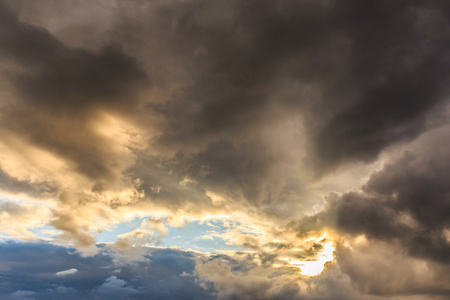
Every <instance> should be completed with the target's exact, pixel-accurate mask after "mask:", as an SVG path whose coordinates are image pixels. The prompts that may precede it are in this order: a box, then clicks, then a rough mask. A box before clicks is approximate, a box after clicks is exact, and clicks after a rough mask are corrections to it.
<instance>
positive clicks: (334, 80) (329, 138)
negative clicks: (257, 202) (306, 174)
mask: <svg viewBox="0 0 450 300" xmlns="http://www.w3.org/2000/svg"><path fill="white" fill-rule="evenodd" d="M217 7H220V5H219V4H211V3H207V2H196V3H195V4H192V3H187V4H181V5H179V6H173V7H170V8H167V9H168V10H169V11H170V9H174V10H176V11H177V13H178V15H179V16H178V17H174V18H175V19H176V23H175V24H176V34H177V35H175V36H176V37H178V36H181V37H183V38H184V39H187V40H188V41H189V42H188V45H189V46H190V47H188V48H189V49H190V50H192V51H194V49H195V47H197V50H198V51H197V52H196V53H197V56H196V57H193V62H194V63H196V64H197V66H198V68H197V69H196V71H197V73H196V75H197V74H198V75H197V76H196V77H195V76H194V83H193V84H192V85H191V86H190V87H187V88H186V89H185V90H184V91H183V92H182V93H180V94H179V95H178V96H177V97H176V98H175V99H174V100H173V101H171V102H169V104H166V105H164V106H162V107H159V108H157V109H159V110H160V111H161V112H163V113H165V114H166V115H167V116H169V117H173V116H177V118H174V119H172V120H173V122H172V123H171V128H170V131H167V132H166V133H167V134H165V135H163V137H162V139H161V140H163V141H170V142H172V143H175V144H177V145H179V144H178V143H180V142H181V143H188V144H189V143H199V142H200V144H201V143H204V141H205V139H207V140H209V141H211V140H217V139H220V138H221V137H223V136H224V135H225V136H227V137H228V138H230V139H238V140H239V141H240V142H241V143H245V142H246V139H247V138H249V137H250V136H253V137H254V138H255V136H256V134H255V128H258V127H261V126H263V125H264V124H273V125H275V124H277V123H278V122H280V119H282V118H283V115H284V116H286V112H285V113H282V114H281V117H280V115H277V114H273V113H272V112H271V110H270V103H273V102H277V103H278V104H279V105H281V106H284V109H285V110H286V111H287V110H294V111H298V112H299V114H303V115H304V116H305V117H306V119H307V123H306V128H307V129H308V130H309V132H307V134H308V135H309V136H310V138H311V142H312V151H313V152H312V153H310V156H311V157H313V158H314V163H315V165H316V168H319V170H327V169H330V168H332V167H333V166H335V165H336V164H339V163H341V162H346V161H349V160H350V161H351V160H363V161H368V160H373V159H374V158H376V157H377V155H378V154H379V153H380V151H381V150H383V149H384V148H385V147H386V146H388V145H391V144H392V143H395V142H397V141H402V140H405V139H410V138H413V137H416V136H418V135H419V134H420V133H421V132H423V131H424V130H425V129H426V128H425V122H424V118H425V115H426V113H427V111H428V110H429V109H430V108H431V107H433V106H434V105H437V104H438V103H440V102H442V101H443V100H444V99H445V97H444V96H445V95H444V93H445V92H446V87H447V85H448V79H449V78H448V72H447V70H448V67H449V62H448V57H447V54H446V53H448V50H449V43H448V39H447V38H446V36H447V35H448V24H449V5H448V3H446V2H445V1H427V2H423V1H396V2H394V3H393V2H390V1H377V2H376V3H370V4H366V3H364V4H363V3H360V2H358V1H327V2H325V1H315V2H311V1H283V2H274V1H263V2H261V1H256V2H255V1H238V2H230V3H229V5H228V6H227V10H226V12H225V14H226V15H227V18H224V19H221V18H216V19H215V18H214V16H215V15H214V13H215V10H214V8H217ZM208 14H210V15H209V17H205V15H208ZM186 55H187V54H186ZM191 57H192V55H191ZM294 84H299V85H303V88H300V90H299V91H295V90H294V91H289V89H290V88H292V87H293V86H294ZM307 88H310V89H312V90H313V92H314V93H313V95H319V96H318V97H316V98H314V97H312V95H309V96H308V93H306V92H304V91H302V89H304V90H305V89H307ZM280 89H281V90H280ZM277 92H279V93H282V94H281V95H282V96H280V95H279V94H277ZM283 93H284V94H283ZM305 93H306V96H305ZM283 95H284V97H283ZM286 95H288V96H286ZM243 132H244V134H243ZM256 138H257V137H256ZM261 164H262V165H264V160H262V161H261Z"/></svg>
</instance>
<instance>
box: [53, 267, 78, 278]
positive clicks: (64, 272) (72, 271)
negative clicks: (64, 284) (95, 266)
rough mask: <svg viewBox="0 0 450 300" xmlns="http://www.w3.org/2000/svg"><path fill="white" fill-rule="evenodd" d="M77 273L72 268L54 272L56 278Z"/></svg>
mask: <svg viewBox="0 0 450 300" xmlns="http://www.w3.org/2000/svg"><path fill="white" fill-rule="evenodd" d="M77 272H78V270H77V269H75V268H72V269H69V270H65V271H59V272H56V276H61V277H63V276H67V275H73V274H75V273H77Z"/></svg>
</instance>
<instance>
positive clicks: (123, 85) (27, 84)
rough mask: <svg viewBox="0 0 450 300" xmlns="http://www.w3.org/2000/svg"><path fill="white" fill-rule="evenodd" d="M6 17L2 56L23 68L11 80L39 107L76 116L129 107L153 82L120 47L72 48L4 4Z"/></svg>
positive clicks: (11, 75)
mask: <svg viewBox="0 0 450 300" xmlns="http://www.w3.org/2000/svg"><path fill="white" fill-rule="evenodd" d="M0 14H1V18H0V20H1V32H2V38H1V40H0V43H1V45H2V47H1V51H0V56H1V57H0V58H1V59H2V60H3V61H7V62H8V63H14V64H16V65H17V67H18V68H19V70H20V71H19V72H17V73H16V74H14V73H13V74H9V76H8V77H9V78H10V79H11V81H12V83H13V84H14V85H15V86H16V90H17V91H18V92H19V94H21V95H22V97H21V99H23V100H26V101H27V102H28V103H29V104H31V105H32V106H33V107H34V108H35V109H42V108H45V109H51V110H56V111H57V112H60V113H61V112H66V113H70V114H76V113H78V112H79V111H80V110H81V111H83V110H84V109H86V108H92V107H95V106H105V105H107V106H111V107H114V106H119V107H121V108H125V107H127V106H129V105H131V104H132V103H133V101H134V100H135V99H134V97H133V95H135V93H136V90H139V89H140V88H142V86H143V84H146V83H147V82H146V75H145V73H144V71H143V70H141V68H140V67H139V66H138V64H137V62H136V61H135V60H134V59H133V58H131V57H129V56H127V55H125V54H124V53H122V52H120V50H119V49H115V48H114V47H112V46H111V47H108V48H105V49H102V50H99V51H98V53H94V52H89V51H86V50H83V49H77V48H71V47H68V46H65V45H64V44H63V43H61V42H60V41H59V40H57V39H56V38H55V37H53V36H52V35H51V34H49V32H48V31H47V30H45V29H43V28H38V27H35V26H32V25H29V24H24V23H21V22H20V21H19V20H18V19H17V17H16V16H15V15H14V14H13V13H12V12H11V11H9V10H8V9H7V8H6V7H5V6H4V5H3V4H2V5H1V7H0ZM125 103H126V104H125ZM53 112H55V111H53Z"/></svg>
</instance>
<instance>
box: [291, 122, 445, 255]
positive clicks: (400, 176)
mask: <svg viewBox="0 0 450 300" xmlns="http://www.w3.org/2000/svg"><path fill="white" fill-rule="evenodd" d="M448 142H449V139H448V126H447V127H444V128H440V129H436V130H434V131H432V132H430V133H428V134H426V135H425V136H423V137H422V138H421V139H419V140H418V141H417V142H416V146H415V147H414V148H413V149H412V150H411V152H405V153H404V154H403V155H402V156H401V157H399V158H397V159H393V160H391V161H390V162H388V163H387V164H386V165H385V166H384V167H383V168H382V169H381V170H380V171H377V172H375V173H373V174H372V175H371V177H370V179H369V180H368V181H367V183H366V184H365V185H363V186H362V188H361V190H360V191H357V190H354V191H350V192H346V193H343V194H342V195H338V194H330V195H329V196H328V197H326V204H325V207H324V209H323V211H322V212H320V213H318V214H316V215H314V216H310V217H306V218H304V219H303V221H301V222H299V223H298V224H295V223H291V224H290V226H292V227H291V228H294V230H298V231H299V235H303V234H306V233H307V232H311V231H316V230H320V229H321V228H334V229H335V230H337V232H339V233H341V234H350V235H354V236H358V235H364V236H365V237H367V238H368V239H369V240H371V241H383V242H388V243H393V245H396V244H397V243H399V245H400V246H401V248H402V249H403V250H404V251H405V253H406V254H407V255H409V256H411V257H414V258H420V259H425V260H427V261H434V262H436V263H441V264H449V263H450V241H449V237H448V230H449V229H450V221H449V218H448V214H449V213H450V198H449V195H450V178H449V176H448V170H449V169H450V152H449V151H448V149H447V148H448V147H447V145H448ZM395 247H397V246H395Z"/></svg>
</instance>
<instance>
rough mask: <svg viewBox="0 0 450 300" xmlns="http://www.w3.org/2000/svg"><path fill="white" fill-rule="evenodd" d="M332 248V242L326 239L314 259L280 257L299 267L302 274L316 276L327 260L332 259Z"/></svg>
mask: <svg viewBox="0 0 450 300" xmlns="http://www.w3.org/2000/svg"><path fill="white" fill-rule="evenodd" d="M334 250H335V248H334V245H333V242H331V241H328V242H325V244H324V245H323V249H322V250H321V251H320V252H319V255H318V257H317V259H316V260H308V261H301V260H296V259H293V258H290V257H285V258H281V260H284V261H286V262H288V263H289V264H291V265H293V266H295V267H297V268H299V269H300V273H301V274H302V275H306V276H317V275H319V274H320V273H322V271H323V269H324V268H325V264H326V263H327V262H330V261H333V253H334Z"/></svg>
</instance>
